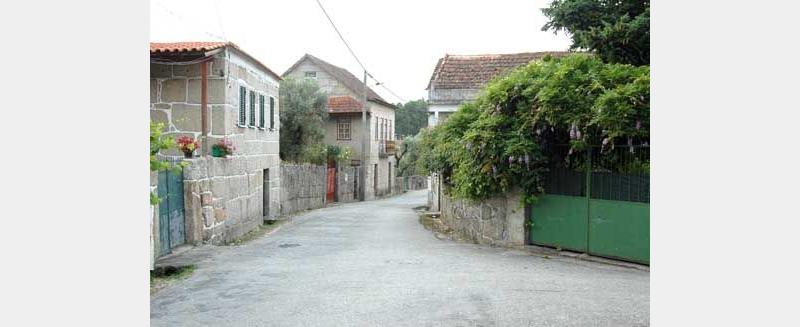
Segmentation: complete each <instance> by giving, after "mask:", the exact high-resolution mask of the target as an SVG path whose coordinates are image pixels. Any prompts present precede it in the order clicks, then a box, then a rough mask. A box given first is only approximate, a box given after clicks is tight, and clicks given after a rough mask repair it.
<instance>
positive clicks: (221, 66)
mask: <svg viewBox="0 0 800 327" xmlns="http://www.w3.org/2000/svg"><path fill="white" fill-rule="evenodd" d="M227 66H228V60H227V59H225V57H222V56H219V57H215V58H214V60H212V61H211V68H210V69H209V75H210V76H217V77H225V71H226V70H227Z"/></svg>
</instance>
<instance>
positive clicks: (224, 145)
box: [211, 139, 236, 158]
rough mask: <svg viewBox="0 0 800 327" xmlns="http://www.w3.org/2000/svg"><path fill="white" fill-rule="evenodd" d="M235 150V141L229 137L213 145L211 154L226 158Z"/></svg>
mask: <svg viewBox="0 0 800 327" xmlns="http://www.w3.org/2000/svg"><path fill="white" fill-rule="evenodd" d="M233 151H236V147H235V146H233V142H231V140H229V139H221V140H219V142H217V143H216V144H214V145H212V146H211V156H214V157H220V158H225V157H227V156H228V155H231V154H233Z"/></svg>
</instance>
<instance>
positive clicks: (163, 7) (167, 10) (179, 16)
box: [156, 2, 227, 41]
mask: <svg viewBox="0 0 800 327" xmlns="http://www.w3.org/2000/svg"><path fill="white" fill-rule="evenodd" d="M156 4H158V6H159V7H161V9H164V11H166V12H167V13H168V14H170V15H172V16H174V17H176V18H178V19H180V20H182V21H183V22H184V23H187V22H188V20H187V19H186V18H184V17H183V16H181V15H179V14H176V13H175V12H173V11H172V10H170V9H169V8H167V7H166V6H164V5H163V4H162V3H161V2H156ZM187 27H189V26H187ZM200 31H201V32H203V33H205V34H207V35H208V36H210V37H213V38H215V39H219V40H223V41H227V39H226V38H225V37H223V36H219V35H216V34H214V33H210V32H207V31H206V30H204V29H200Z"/></svg>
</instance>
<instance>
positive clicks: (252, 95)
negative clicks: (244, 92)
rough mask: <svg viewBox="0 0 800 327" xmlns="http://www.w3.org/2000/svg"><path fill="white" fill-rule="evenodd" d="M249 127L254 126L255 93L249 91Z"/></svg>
mask: <svg viewBox="0 0 800 327" xmlns="http://www.w3.org/2000/svg"><path fill="white" fill-rule="evenodd" d="M249 121H250V124H249V125H250V127H256V94H255V92H253V91H250V119H249Z"/></svg>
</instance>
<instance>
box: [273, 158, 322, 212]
mask: <svg viewBox="0 0 800 327" xmlns="http://www.w3.org/2000/svg"><path fill="white" fill-rule="evenodd" d="M326 190H327V170H326V167H325V166H317V165H310V164H287V163H283V164H281V205H280V208H281V209H280V212H281V215H288V214H292V213H295V212H298V211H303V210H308V209H317V208H322V207H324V206H325V192H326Z"/></svg>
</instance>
